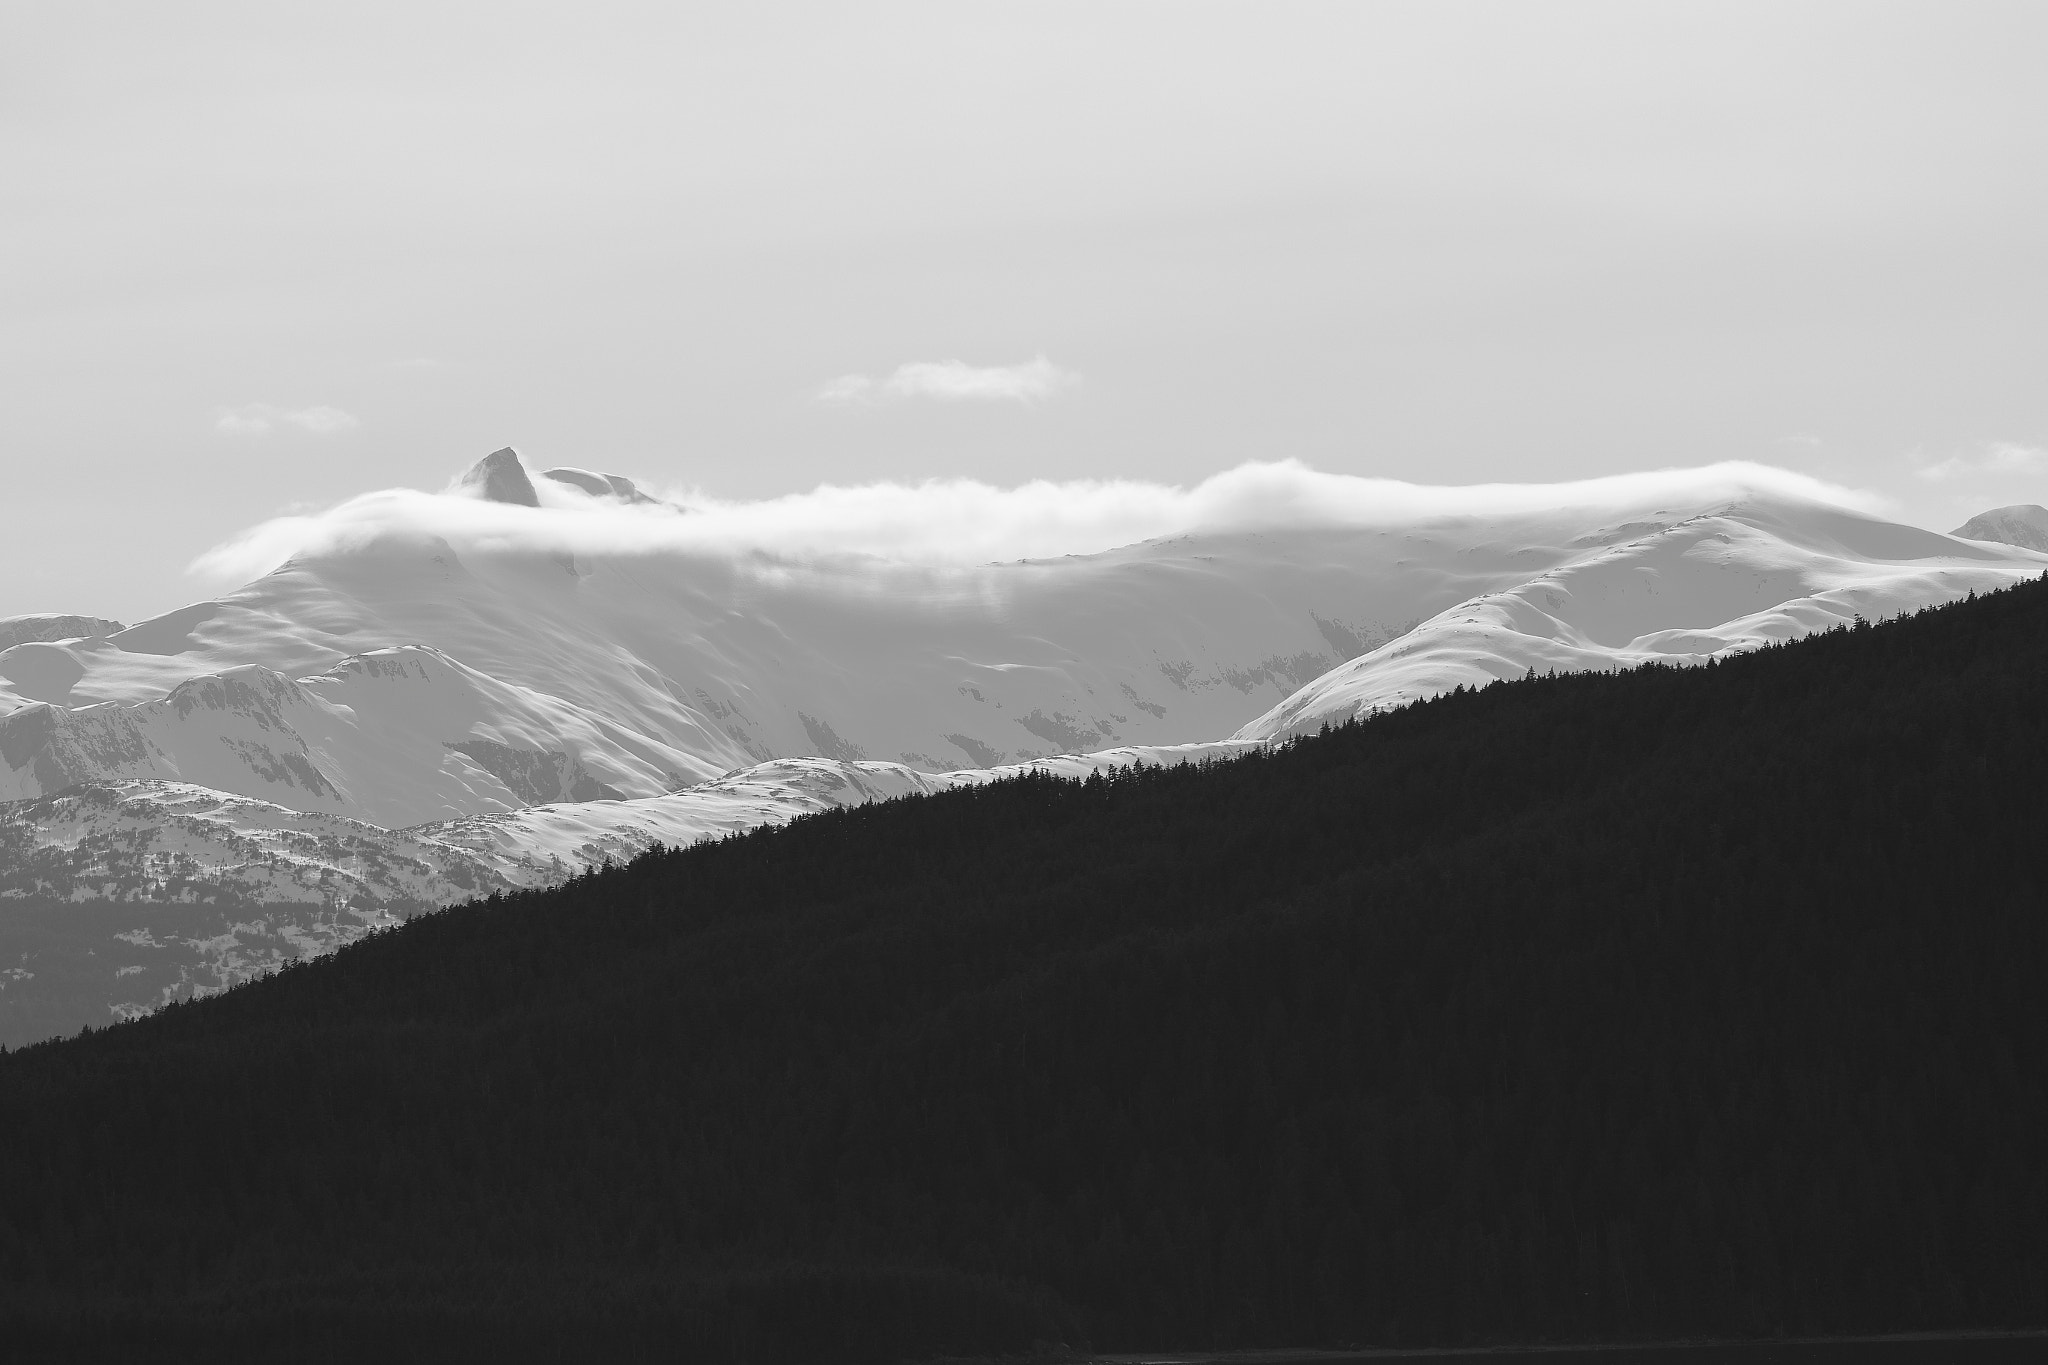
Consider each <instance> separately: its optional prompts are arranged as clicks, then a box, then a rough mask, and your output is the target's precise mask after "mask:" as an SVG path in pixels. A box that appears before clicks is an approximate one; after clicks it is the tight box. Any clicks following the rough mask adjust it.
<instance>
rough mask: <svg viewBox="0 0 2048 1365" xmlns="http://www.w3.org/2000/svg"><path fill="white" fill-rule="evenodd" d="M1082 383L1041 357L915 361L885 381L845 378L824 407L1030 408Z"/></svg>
mask: <svg viewBox="0 0 2048 1365" xmlns="http://www.w3.org/2000/svg"><path fill="white" fill-rule="evenodd" d="M1080 382H1081V376H1080V375H1078V374H1076V373H1075V372H1074V371H1072V370H1066V369H1061V368H1060V367H1059V366H1058V365H1055V364H1053V363H1052V361H1050V360H1048V359H1046V358H1045V356H1044V355H1042V354H1041V355H1038V356H1036V357H1034V358H1032V359H1030V360H1027V361H1025V362H1023V363H1022V364H1021V365H969V364H968V363H967V362H966V361H964V360H913V361H909V362H907V363H906V364H902V365H898V366H897V367H896V368H895V369H894V370H893V371H891V372H890V373H889V375H888V376H887V377H886V378H884V379H881V380H874V379H870V378H869V377H868V376H866V375H864V374H842V375H840V376H839V377H838V378H837V379H833V380H829V381H827V382H826V384H825V385H824V386H823V387H822V388H820V389H819V390H818V401H820V402H822V403H862V402H867V403H876V402H894V401H901V400H903V399H906V398H936V399H939V400H940V401H942V402H955V403H957V402H970V401H977V400H978V401H984V402H986V401H997V402H1003V401H1007V402H1013V403H1029V402H1033V401H1035V400H1037V399H1041V398H1050V397H1052V396H1053V395H1054V394H1056V393H1058V392H1060V391H1061V390H1062V389H1069V388H1072V387H1073V386H1074V385H1076V384H1078V383H1080Z"/></svg>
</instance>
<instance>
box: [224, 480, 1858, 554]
mask: <svg viewBox="0 0 2048 1365" xmlns="http://www.w3.org/2000/svg"><path fill="white" fill-rule="evenodd" d="M536 484H537V486H538V487H539V490H540V497H541V500H542V506H540V507H537V508H536V507H519V506H511V505H508V504H505V503H497V502H485V501H480V500H477V499H475V498H469V497H463V496H459V495H453V494H446V493H420V492H415V491H412V490H410V489H392V490H387V491H385V492H380V493H369V494H365V495H364V496H362V497H358V498H353V499H351V500H350V501H348V502H345V503H342V504H341V505H340V506H338V507H334V508H331V509H329V510H327V511H325V512H321V513H318V514H314V515H309V516H286V517H279V518H276V519H274V520H271V521H267V522H264V523H262V524H261V525H259V526H255V527H252V528H251V529H250V530H248V531H246V532H244V533H243V534H241V535H239V536H237V537H235V538H234V539H233V540H230V541H228V542H227V543H225V544H222V545H218V546H215V547H214V548H213V549H211V550H208V551H207V552H206V553H205V554H203V555H201V556H199V558H198V559H196V560H194V561H193V563H192V565H191V572H193V573H196V574H199V575H201V576H203V577H206V578H208V579H213V580H217V581H222V580H224V581H231V582H237V583H239V582H244V581H247V580H248V579H250V578H254V577H256V576H258V575H260V574H264V573H267V572H269V571H270V570H272V569H274V568H276V567H277V566H278V565H279V564H282V563H283V562H284V561H285V560H287V559H291V558H297V557H304V556H308V555H319V554H331V553H346V552H349V551H351V550H355V549H359V548H361V547H363V546H365V545H368V544H370V543H372V542H374V541H377V540H380V539H384V538H388V537H394V536H396V537H404V538H411V539H417V540H425V539H428V538H434V537H438V538H440V539H443V540H446V541H448V542H449V543H451V544H453V545H454V546H456V548H457V549H458V550H459V549H463V548H475V549H478V550H483V551H486V552H489V551H494V550H522V549H523V550H533V551H545V552H551V553H560V552H563V551H567V552H570V553H577V554H586V555H616V554H662V553H675V554H715V555H745V554H768V555H773V556H777V557H782V558H790V559H815V558H831V557H836V556H843V555H868V556H879V557H882V558H886V559H892V560H898V561H905V562H910V563H924V564H935V565H944V564H974V563H987V562H989V561H992V560H1013V559H1036V558H1045V557H1051V556H1057V555H1063V554H1092V553H1096V552H1098V551H1102V550H1108V549H1113V548H1115V547H1117V546H1119V545H1128V544H1131V543H1133V542H1135V541H1140V540H1148V539H1152V538H1155V537H1159V536H1167V535H1178V534H1184V533H1187V532H1191V531H1217V530H1233V529H1284V528H1286V527H1290V526H1328V525H1360V526H1379V525H1402V524H1412V523H1416V522H1424V521H1432V520H1438V519H1443V518H1454V517H1482V518H1483V517H1506V516H1518V515H1527V514H1533V513H1541V512H1544V511H1547V510H1552V509H1556V510H1560V511H1562V510H1567V509H1570V510H1576V511H1581V512H1586V511H1590V512H1594V513H1611V514H1612V515H1614V516H1617V517H1621V516H1627V515H1631V514H1649V513H1654V512H1659V511H1684V510H1693V509H1704V508H1707V507H1711V506H1714V505H1716V504H1719V503H1723V502H1729V501H1733V500H1736V499H1740V498H1744V497H1751V496H1765V497H1772V498H1781V499H1792V500H1796V501H1802V502H1823V503H1829V504H1832V505H1835V506H1839V507H1847V508H1851V509H1854V510H1860V511H1879V510H1881V509H1882V502H1881V500H1880V499H1877V498H1876V497H1874V496H1873V495H1871V494H1867V493H1859V492H1855V491H1853V490H1850V489H1845V488H1839V487H1836V486H1834V485H1831V484H1826V483H1823V482H1821V481H1820V480H1818V479H1813V478H1809V477H1807V476H1806V475H1803V474H1794V473H1791V472H1789V471H1787V470H1782V469H1774V468H1772V467H1770V466H1767V465H1758V464H1748V463H1727V464H1718V465H1710V466H1707V467H1705V468H1701V469H1676V470H1659V471H1654V472H1648V473H1641V474H1622V475H1615V476H1611V477H1608V478H1601V479H1587V480H1582V481H1579V482H1575V483H1556V484H1475V485H1470V486H1466V487H1461V488H1438V487H1429V486H1425V485H1420V484H1411V483H1401V482H1397V481H1395V480H1392V479H1366V478H1358V477H1355V476H1352V475H1346V474H1325V473H1321V472H1319V471H1317V470H1314V469H1310V468H1309V467H1308V466H1306V465H1304V464H1301V463H1299V462H1298V461H1293V460H1288V461H1283V462H1280V463H1273V464H1245V465H1240V466H1238V467H1237V468H1235V469H1232V470H1228V471H1226V472H1224V473H1221V474H1217V475H1214V476H1213V477H1211V478H1208V479H1205V480H1203V481H1202V482H1201V483H1199V484H1196V485H1195V486H1194V487H1192V488H1180V487H1174V486H1170V485H1165V484H1156V483H1143V482H1138V481H1134V480H1101V481H1097V480H1082V481H1076V482H1070V483H1052V482H1049V481H1046V480H1035V481H1033V482H1031V483H1027V484H1022V485H1020V486H1018V487H1014V488H997V487H994V486H992V485H990V484H985V483H977V482H974V481H971V480H964V479H953V480H932V481H929V482H926V483H922V484H915V485H910V484H899V483H877V484H865V485H861V486H859V487H839V486H835V485H831V484H827V485H823V486H821V487H819V488H816V489H814V490H812V491H811V492H808V493H795V494H790V495H788V496H785V497H779V498H768V499H764V500H760V501H754V502H738V501H727V500H721V499H717V498H711V497H707V496H705V495H703V494H701V493H695V492H686V493H681V494H674V495H672V499H673V502H672V504H671V505H654V506H627V505H622V504H619V503H617V502H612V501H609V500H605V499H598V498H593V497H586V496H584V495H583V494H581V493H579V492H577V491H575V490H574V489H572V488H569V487H567V486H565V485H562V484H558V483H556V482H555V481H554V480H551V479H541V480H537V481H536Z"/></svg>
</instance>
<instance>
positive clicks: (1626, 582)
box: [1236, 506, 2048, 741]
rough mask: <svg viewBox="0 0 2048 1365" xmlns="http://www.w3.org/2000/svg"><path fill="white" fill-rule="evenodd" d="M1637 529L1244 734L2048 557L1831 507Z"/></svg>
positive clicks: (1292, 703) (1826, 611) (1741, 633)
mask: <svg viewBox="0 0 2048 1365" xmlns="http://www.w3.org/2000/svg"><path fill="white" fill-rule="evenodd" d="M1630 529H1632V530H1638V531H1640V532H1641V533H1640V534H1637V535H1634V536H1633V537H1631V538H1630V539H1627V540H1623V541H1619V542H1617V543H1614V544H1611V545H1598V544H1595V545H1592V546H1589V547H1588V548H1587V549H1586V551H1585V553H1584V554H1583V556H1582V557H1580V558H1578V559H1576V560H1574V561H1571V562H1568V563H1565V564H1561V565H1559V566H1557V567H1555V568H1553V569H1550V570H1547V571H1546V572H1544V573H1542V574H1540V575H1538V576H1536V577H1534V578H1531V579H1530V580H1529V581H1527V582H1525V583H1520V584H1517V585H1515V586H1514V587H1511V588H1507V589H1505V590H1502V591H1499V592H1492V593H1485V594H1482V595H1480V596H1478V597H1474V598H1471V599H1470V600H1468V601H1465V602H1460V603H1459V604H1457V605H1456V606H1454V607H1452V608H1450V609H1449V610H1447V611H1443V612H1440V613H1438V614H1437V615H1436V616H1434V617H1432V618H1430V619H1429V620H1427V621H1425V622H1423V623H1422V624H1420V625H1419V626H1417V627H1416V628H1415V629H1414V630H1412V631H1410V632H1409V633H1408V634H1407V635H1406V636H1404V637H1402V638H1401V639H1400V640H1397V641H1394V642H1392V643H1389V644H1387V645H1383V646H1381V647H1380V648H1378V649H1375V650H1373V651H1371V652H1369V653H1367V654H1365V655H1362V656H1360V657H1359V658H1356V659H1353V660H1351V661H1350V662H1348V663H1346V664H1344V665H1342V666H1340V667H1338V668H1335V669H1332V670H1331V671H1330V672H1329V673H1326V674H1324V675H1323V676H1322V677H1320V678H1318V679H1316V681H1315V682H1313V683H1311V684H1309V685H1308V686H1307V687H1305V688H1303V689H1301V691H1299V692H1297V693H1295V695H1293V696H1292V697H1289V698H1288V699H1287V700H1286V701H1285V702H1282V703H1281V704H1280V705H1278V706H1276V707H1274V708H1273V709H1272V710H1270V711H1268V712H1266V713H1265V714H1264V715H1262V716H1260V717H1259V718H1258V719H1256V720H1254V721H1252V722H1251V723H1250V724H1248V725H1246V726H1244V727H1243V728H1242V729H1240V730H1239V731H1238V732H1237V735H1236V738H1238V739H1242V740H1267V741H1270V740H1275V739H1284V738H1286V737H1288V736H1291V735H1301V734H1310V733H1313V732H1314V731H1316V730H1318V729H1320V728H1321V727H1322V726H1324V725H1325V724H1338V723H1341V722H1343V721H1345V720H1348V719H1351V718H1353V717H1356V716H1364V715H1367V714H1370V713H1371V712H1373V711H1383V710H1388V709H1391V708H1393V707H1397V706H1401V705H1405V704H1406V703H1408V702H1411V701H1417V700H1420V699H1422V698H1424V697H1431V696H1435V695H1437V694H1439V693H1443V692H1448V691H1450V690H1451V689H1452V688H1454V687H1480V686H1484V685H1485V684H1487V683H1490V682H1494V681H1497V680H1500V679H1503V678H1518V677H1521V676H1522V675H1523V674H1525V673H1527V672H1529V671H1530V670H1531V669H1534V670H1536V671H1538V672H1548V671H1552V670H1555V671H1558V672H1594V671H1598V672H1609V671H1613V670H1615V669H1621V668H1632V667H1635V666H1637V665H1639V664H1644V663H1678V664H1686V663H1702V662H1704V661H1706V660H1707V659H1710V658H1715V657H1718V656H1722V655H1727V654H1731V653H1739V652H1742V651H1744V650H1750V649H1755V648H1758V647H1759V646H1762V645H1766V644H1771V643H1776V642H1780V641H1784V640H1792V639H1797V638H1799V637H1800V636H1802V635H1807V634H1810V633H1812V632H1814V631H1817V630H1826V629H1828V628H1830V627H1832V626H1836V625H1841V624H1843V623H1845V622H1850V621H1854V620H1855V619H1857V618H1858V617H1861V618H1864V619H1866V620H1880V619H1883V618H1885V617H1888V616H1894V615H1897V614H1899V613H1902V612H1906V611H1911V610H1914V609H1917V608H1919V607H1924V606H1931V605H1935V604H1938V603H1942V602H1948V601H1953V600H1954V599H1956V598H1959V597H1962V596H1963V595H1965V594H1966V593H1969V592H1973V591H1975V592H1985V591H1990V590H1992V589H1996V588H2002V587H2006V586H2009V585H2011V584H2012V583H2015V582H2017V581H2019V580H2021V579H2025V578H2033V577H2038V576H2039V575H2041V574H2042V573H2043V572H2048V554H2041V553H2038V552H2029V551H2025V550H2021V549H2017V548H2014V547H2010V546H1996V547H1992V546H1982V545H1976V544H1972V543H1969V542H1967V541H1960V540H1957V539H1954V538H1952V537H1948V536H1942V535H1937V534H1935V533H1934V532H1931V531H1921V530H1918V529H1916V528H1913V527H1909V526H1897V525H1890V524H1887V523H1883V522H1878V521H1874V520H1873V519H1871V518H1867V517H1862V516H1859V515H1856V514H1853V513H1844V512H1839V511H1833V510H1823V509H1802V510H1801V511H1800V512H1799V514H1798V515H1789V514H1788V513H1787V512H1786V510H1785V509H1780V508H1772V507H1768V506H1763V507H1759V506H1733V507H1727V508H1723V509H1720V510H1718V511H1715V512H1711V513H1707V514H1703V515H1700V516H1696V517H1689V518H1686V519H1684V520H1680V521H1676V522H1672V523H1671V524H1669V525H1663V526H1655V527H1641V528H1630Z"/></svg>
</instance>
